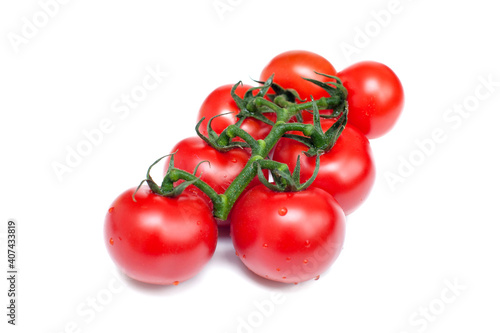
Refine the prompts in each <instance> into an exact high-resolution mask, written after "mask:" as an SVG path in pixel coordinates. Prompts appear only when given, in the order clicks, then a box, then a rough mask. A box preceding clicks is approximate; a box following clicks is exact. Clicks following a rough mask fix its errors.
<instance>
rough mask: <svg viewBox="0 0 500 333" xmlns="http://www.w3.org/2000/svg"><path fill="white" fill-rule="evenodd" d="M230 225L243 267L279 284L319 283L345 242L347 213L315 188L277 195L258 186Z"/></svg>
mask: <svg viewBox="0 0 500 333" xmlns="http://www.w3.org/2000/svg"><path fill="white" fill-rule="evenodd" d="M230 220H231V232H230V233H231V239H232V241H233V245H234V249H235V251H236V255H237V256H238V257H239V258H240V259H241V262H242V263H243V264H244V265H245V266H246V267H247V268H248V269H250V270H251V271H252V272H254V273H255V274H257V275H259V276H261V277H263V278H266V279H269V280H273V281H277V282H282V283H299V282H304V281H307V280H312V279H318V278H319V276H320V275H321V274H322V273H323V272H325V271H326V270H327V269H328V268H329V267H330V266H331V265H332V263H333V262H334V261H335V260H336V259H337V257H338V256H339V254H340V252H341V250H342V245H343V243H344V237H345V216H344V213H343V211H342V209H341V208H340V206H339V204H338V203H337V202H336V200H335V199H334V198H333V197H332V196H331V195H330V194H329V193H327V192H326V191H324V190H322V189H319V188H315V187H309V188H307V189H305V190H303V191H299V192H276V191H273V190H271V189H268V188H267V187H265V186H264V185H259V186H256V187H254V188H252V189H251V190H250V191H248V192H247V193H246V194H245V195H244V196H243V197H242V198H240V200H239V201H238V202H237V203H236V205H235V206H234V208H233V210H232V212H231V216H230Z"/></svg>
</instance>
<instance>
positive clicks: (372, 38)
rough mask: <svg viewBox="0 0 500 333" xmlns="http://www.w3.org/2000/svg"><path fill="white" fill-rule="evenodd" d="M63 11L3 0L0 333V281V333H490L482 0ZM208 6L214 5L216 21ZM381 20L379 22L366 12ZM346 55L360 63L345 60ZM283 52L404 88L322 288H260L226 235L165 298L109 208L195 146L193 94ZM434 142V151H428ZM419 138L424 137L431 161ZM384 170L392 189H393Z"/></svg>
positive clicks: (491, 98)
mask: <svg viewBox="0 0 500 333" xmlns="http://www.w3.org/2000/svg"><path fill="white" fill-rule="evenodd" d="M62 2H63V1H62V0H61V3H59V2H54V0H53V1H49V0H41V1H35V0H30V1H27V0H24V1H15V2H14V1H8V2H7V1H3V2H2V4H1V5H0V22H1V23H0V29H1V31H0V35H1V41H0V57H1V61H0V112H1V118H0V156H1V162H0V177H1V178H0V180H1V181H0V185H1V191H0V221H1V226H2V227H1V228H2V229H1V233H0V241H1V242H2V244H1V246H2V249H1V252H0V253H1V254H0V263H1V264H0V266H1V267H3V268H2V271H4V272H5V274H6V270H7V268H6V264H7V255H6V245H5V232H6V223H7V221H8V220H9V219H14V220H15V221H17V223H18V226H19V227H18V248H17V250H18V266H19V280H18V299H17V302H18V309H17V311H18V319H17V320H18V321H17V323H18V325H17V326H16V327H11V325H7V319H8V318H7V316H6V313H7V309H6V305H7V302H8V298H7V284H6V282H7V281H6V279H4V278H2V279H1V280H2V282H1V283H0V288H1V289H0V305H1V308H2V309H3V310H0V318H2V319H0V321H1V323H0V327H1V330H2V332H4V331H5V328H6V327H7V328H8V332H14V331H18V332H47V333H49V332H53V333H56V332H57V333H61V332H121V331H125V330H127V331H139V330H141V331H146V332H221V333H226V332H227V333H229V332H307V331H308V332H345V333H350V332H384V333H402V332H406V333H414V332H499V330H500V323H499V322H498V313H499V311H500V301H499V298H500V286H499V283H498V281H500V272H499V269H498V266H499V262H500V260H499V256H500V242H498V238H499V235H500V226H499V222H500V214H499V212H498V199H500V196H499V194H498V193H499V192H498V187H499V186H500V177H499V175H498V170H499V168H500V161H499V159H498V147H497V144H498V134H497V133H498V131H497V129H498V124H499V122H500V115H499V111H500V110H499V106H500V98H499V95H500V84H499V83H500V68H499V59H500V46H499V43H498V31H500V21H499V20H498V11H497V10H496V9H495V8H494V7H493V2H491V1H489V0H476V1H474V2H472V3H471V2H455V1H440V2H437V1H429V0H427V1H425V0H421V1H410V0H401V1H399V2H398V1H396V2H395V1H391V0H376V1H342V2H340V1H318V0H309V1H307V2H305V1H295V0H293V1H291V0H287V1H264V0H254V1H249V0H238V1H236V0H232V1H230V0H221V1H219V2H215V1H214V0H205V1H201V0H199V1H198V0H196V1H180V0H179V1H169V2H167V1H154V0H146V1H118V0H114V1H96V0H87V1H77V0H74V1H67V3H65V4H62ZM45 3H52V6H49V7H47V8H49V9H50V10H51V11H52V12H51V16H48V15H47V14H43V13H44V12H43V8H42V7H43V4H45ZM216 3H219V4H220V3H222V5H224V4H226V6H229V7H226V11H223V12H220V11H219V12H218V11H217V10H216V8H215V7H214V4H216ZM54 4H59V5H58V7H57V8H56V7H54ZM222 5H221V6H222ZM45 7H46V6H45ZM388 9H391V10H392V13H391V14H390V16H387V15H382V14H381V13H387V12H388ZM46 10H48V9H46ZM377 13H378V15H377ZM377 17H378V21H377ZM44 18H45V19H47V18H48V19H47V20H44ZM27 22H28V23H27ZM29 22H31V23H32V24H33V22H35V23H36V24H37V25H38V26H39V27H38V28H36V30H33V29H31V30H30V29H29V28H27V27H26V26H27V25H29ZM360 31H368V37H364V38H363V37H362V32H360ZM23 33H24V35H23ZM23 38H24V39H23ZM15 41H17V43H16V42H15ZM20 41H22V42H20ZM346 45H350V46H351V48H356V53H354V54H347V53H346V52H344V51H343V50H342V46H344V47H346ZM291 49H305V50H309V51H313V52H316V53H319V54H321V55H323V56H324V57H326V58H328V59H329V60H330V61H331V62H332V63H333V64H334V66H335V67H336V68H337V70H341V69H343V68H345V67H347V66H349V65H351V64H353V63H355V62H357V61H361V60H375V61H379V62H383V63H385V64H387V65H388V66H389V67H391V68H392V69H393V70H394V71H395V72H396V73H397V74H398V76H399V77H400V79H401V80H402V82H403V85H404V88H405V93H406V104H405V109H404V111H403V114H402V116H401V118H400V120H399V122H398V123H397V126H396V127H395V128H394V130H393V131H391V132H390V133H389V134H388V135H386V136H384V137H382V138H379V139H375V140H373V141H372V149H373V151H374V155H375V162H376V166H377V180H376V183H375V185H374V188H373V191H372V193H371V195H370V197H369V199H368V200H367V201H366V203H365V204H364V205H363V206H362V207H361V208H360V209H359V210H357V211H356V212H354V213H353V214H352V215H350V216H349V217H348V228H347V238H346V242H345V247H344V251H343V253H342V254H341V256H340V258H339V259H338V261H337V262H336V263H335V265H334V266H333V267H332V268H331V269H330V270H329V271H328V272H326V273H325V274H323V275H322V276H321V278H320V279H319V280H318V281H310V282H307V283H303V284H300V285H297V286H294V285H281V284H276V283H271V282H266V281H264V280H262V279H260V278H257V277H255V276H254V275H253V274H251V273H249V272H247V270H246V269H245V268H244V266H242V265H241V264H240V262H239V259H238V258H237V257H235V256H234V253H233V249H232V245H231V242H230V239H229V238H228V236H227V235H225V236H221V239H220V242H219V245H218V248H217V251H216V253H215V255H214V257H213V259H212V260H211V261H210V263H209V264H208V265H207V266H206V268H205V269H204V270H203V271H202V272H201V273H200V274H199V275H197V276H196V277H195V278H193V279H192V280H189V281H187V282H185V283H181V284H180V285H178V286H165V287H155V286H146V285H142V284H139V283H135V282H133V281H130V280H129V279H127V278H125V277H123V276H122V275H120V274H119V273H117V271H116V268H115V266H114V265H113V263H112V262H111V260H110V258H109V256H108V254H107V252H106V249H105V247H104V239H103V219H104V215H105V213H106V210H107V209H108V207H109V205H110V203H111V202H112V201H113V199H114V198H115V197H116V196H117V195H118V194H120V193H121V192H122V191H124V190H126V189H128V188H130V187H134V186H136V185H137V184H138V182H139V181H140V180H141V179H142V178H143V177H144V174H145V171H146V169H147V167H148V166H149V164H150V163H151V162H152V161H154V160H155V159H156V158H157V157H159V156H162V155H163V154H165V153H168V152H169V151H170V149H171V148H172V147H173V145H174V144H175V143H176V142H177V141H179V140H180V139H182V138H184V137H187V136H191V135H193V134H194V132H193V128H194V123H195V119H196V114H197V111H198V108H199V106H200V104H201V102H202V101H203V99H204V98H205V97H206V95H208V93H210V92H211V91H212V90H213V89H215V88H216V87H218V86H220V85H222V84H227V83H235V82H237V81H239V80H243V81H244V82H245V83H249V84H251V83H252V82H251V78H258V76H259V74H260V71H261V69H262V68H263V66H264V65H265V64H266V63H267V61H269V60H270V59H271V58H272V57H274V56H275V55H277V54H278V53H280V52H283V51H287V50H291ZM147 68H151V69H159V70H160V71H162V72H168V75H167V76H166V77H164V78H163V80H162V82H161V84H159V85H158V87H157V88H156V89H154V90H153V91H150V92H149V93H148V95H147V97H146V98H145V99H144V101H141V102H140V103H138V105H137V107H135V108H133V109H131V110H130V113H129V114H127V115H125V114H118V113H115V112H113V106H116V104H115V103H117V101H118V102H119V101H120V99H121V96H122V95H123V94H130V93H131V91H132V90H133V89H134V88H136V87H137V86H138V85H141V84H142V80H143V79H144V77H145V76H146V75H147V74H148V72H147ZM485 80H486V81H488V80H489V81H490V84H488V85H485V84H484V81H485ZM478 94H479V95H478ZM459 108H461V109H463V110H465V111H464V113H463V114H464V116H458V113H455V112H454V110H458V109H459ZM450 109H451V111H449V110H450ZM468 110H470V111H468ZM450 112H451V113H450ZM120 115H121V116H122V117H120ZM450 117H453V118H450ZM103 119H109V120H110V121H111V123H112V130H110V131H108V132H109V133H107V134H105V135H104V136H103V139H102V141H101V142H99V143H98V144H97V145H95V146H94V147H93V148H92V151H91V152H90V153H89V154H88V155H87V156H85V157H83V158H82V160H81V161H78V163H76V164H77V165H76V166H75V167H72V168H71V172H67V173H64V174H63V175H62V177H61V179H58V177H57V175H56V172H55V171H54V169H53V164H54V163H55V162H58V163H65V159H66V158H67V155H68V149H76V147H77V146H78V145H79V144H81V142H82V141H84V140H85V136H84V134H83V133H84V132H85V131H91V130H93V129H96V128H98V127H99V124H100V123H101V122H102V121H103ZM435 131H441V133H442V134H443V135H444V138H445V139H444V140H442V142H439V143H434V147H432V146H433V145H431V144H430V143H429V140H430V139H431V138H432V133H433V132H435ZM416 142H427V146H425V147H427V149H426V152H425V153H426V154H424V152H422V149H421V148H419V146H418V145H417V143H416ZM410 160H411V161H412V162H402V161H410ZM405 163H413V165H411V167H409V166H408V165H407V164H405ZM388 173H393V175H398V176H399V177H401V178H400V180H403V181H402V182H399V183H397V184H395V185H394V186H392V187H391V186H390V184H389V182H388V181H387V180H386V177H387V175H388ZM1 276H4V273H2V274H1ZM450 286H454V287H450ZM425 313H428V314H427V315H426V314H425Z"/></svg>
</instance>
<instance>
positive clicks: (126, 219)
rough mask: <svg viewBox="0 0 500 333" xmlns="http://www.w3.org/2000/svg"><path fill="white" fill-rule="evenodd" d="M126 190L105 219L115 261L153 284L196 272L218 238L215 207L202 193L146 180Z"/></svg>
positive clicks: (206, 260) (209, 254) (171, 281)
mask: <svg viewBox="0 0 500 333" xmlns="http://www.w3.org/2000/svg"><path fill="white" fill-rule="evenodd" d="M134 191H135V189H129V190H127V191H125V192H124V193H122V194H121V195H120V196H119V197H118V198H117V199H116V200H115V201H114V202H113V203H112V204H111V208H109V210H108V213H107V215H106V219H105V226H104V235H105V241H106V247H107V249H108V251H109V253H110V255H111V258H112V259H113V261H114V262H115V263H116V265H117V266H118V267H119V268H120V269H121V270H122V271H123V272H124V273H125V274H126V275H128V276H129V277H131V278H132V279H135V280H138V281H142V282H146V283H151V284H178V283H179V282H182V281H185V280H187V279H189V278H191V277H193V276H194V275H196V274H197V273H198V272H199V271H200V270H201V269H202V268H203V267H204V266H205V264H206V263H207V262H208V261H209V260H210V258H211V257H212V255H213V253H214V252H215V248H216V244H217V225H216V223H215V220H214V218H213V217H212V211H211V209H210V207H209V206H208V205H207V204H206V202H205V201H204V200H203V199H202V198H201V197H199V196H196V195H193V194H192V193H189V192H184V193H182V194H181V195H180V196H178V197H176V198H167V197H163V196H160V195H157V194H154V193H153V192H152V191H151V190H150V189H149V188H148V187H146V186H143V187H141V188H140V189H139V191H138V192H137V193H136V194H135V199H136V202H134V201H133V200H132V194H133V193H134Z"/></svg>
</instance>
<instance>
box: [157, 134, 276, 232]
mask: <svg viewBox="0 0 500 333" xmlns="http://www.w3.org/2000/svg"><path fill="white" fill-rule="evenodd" d="M173 152H176V153H175V156H174V166H175V167H176V168H178V169H182V170H184V171H187V172H190V173H193V172H194V169H195V167H196V166H197V165H198V164H199V163H200V162H202V161H209V162H210V164H209V163H202V164H201V165H200V166H199V168H198V172H197V173H196V175H197V176H200V175H201V177H200V178H201V180H203V181H204V182H206V183H207V184H208V185H210V186H211V187H212V188H213V189H214V190H215V192H217V193H219V194H222V193H224V192H225V191H226V189H227V188H228V187H229V185H230V184H231V183H232V182H233V180H234V179H235V178H236V177H237V176H238V175H239V174H240V173H241V171H242V170H243V168H244V167H245V165H246V164H247V162H248V160H249V159H250V157H251V154H250V153H249V151H248V150H247V149H240V148H235V149H231V150H230V151H228V152H225V153H222V152H219V151H217V150H216V149H214V148H212V147H211V146H210V145H208V144H207V143H206V142H205V141H203V140H202V139H201V138H199V137H190V138H186V139H184V140H181V141H180V142H179V143H177V145H175V146H174V148H173V149H172V153H173ZM169 161H170V160H169V159H168V160H167V161H166V163H165V168H164V169H165V173H166V171H167V169H168V165H169ZM264 173H265V174H266V175H267V170H265V172H264ZM258 184H260V181H259V179H258V178H257V177H255V178H254V179H253V180H252V181H251V182H250V184H249V185H248V187H247V189H246V190H248V189H249V188H252V187H254V186H256V185H258ZM192 187H194V186H190V187H189V189H190V190H191V188H192ZM217 223H218V224H219V225H220V226H228V222H227V221H222V220H217Z"/></svg>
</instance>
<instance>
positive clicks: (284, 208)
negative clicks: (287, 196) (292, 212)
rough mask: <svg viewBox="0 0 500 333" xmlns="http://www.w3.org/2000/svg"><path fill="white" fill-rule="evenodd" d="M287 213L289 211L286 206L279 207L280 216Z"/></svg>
mask: <svg viewBox="0 0 500 333" xmlns="http://www.w3.org/2000/svg"><path fill="white" fill-rule="evenodd" d="M286 213H288V209H286V207H281V208H280V209H278V214H279V215H280V216H285V215H286Z"/></svg>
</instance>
